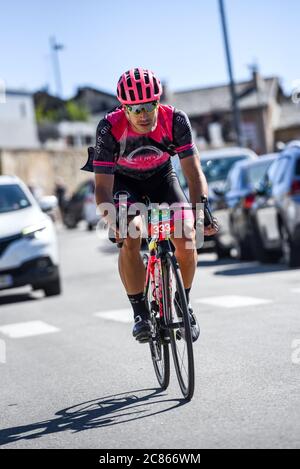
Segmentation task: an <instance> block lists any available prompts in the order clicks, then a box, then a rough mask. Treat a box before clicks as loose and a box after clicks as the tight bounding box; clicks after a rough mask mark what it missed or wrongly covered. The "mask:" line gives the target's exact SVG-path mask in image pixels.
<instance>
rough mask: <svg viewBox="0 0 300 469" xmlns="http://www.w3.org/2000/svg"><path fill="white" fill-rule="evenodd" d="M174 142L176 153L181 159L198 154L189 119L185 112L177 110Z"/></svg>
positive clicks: (175, 112)
mask: <svg viewBox="0 0 300 469" xmlns="http://www.w3.org/2000/svg"><path fill="white" fill-rule="evenodd" d="M173 141H174V144H175V147H176V148H175V151H176V153H177V154H178V156H179V158H180V159H183V158H186V157H187V156H192V155H193V154H194V153H197V149H196V146H195V144H194V142H193V137H192V127H191V124H190V121H189V118H188V116H187V115H186V114H185V112H183V111H179V110H177V109H176V110H175V111H174V115H173Z"/></svg>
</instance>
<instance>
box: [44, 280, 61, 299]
mask: <svg viewBox="0 0 300 469" xmlns="http://www.w3.org/2000/svg"><path fill="white" fill-rule="evenodd" d="M42 290H44V293H45V296H55V295H60V294H61V282H60V278H59V277H58V278H57V279H55V280H53V281H52V282H49V283H47V284H46V285H45V286H44V287H42Z"/></svg>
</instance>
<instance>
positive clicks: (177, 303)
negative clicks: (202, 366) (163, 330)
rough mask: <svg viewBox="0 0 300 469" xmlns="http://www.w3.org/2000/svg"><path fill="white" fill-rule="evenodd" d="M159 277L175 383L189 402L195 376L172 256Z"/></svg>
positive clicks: (183, 299)
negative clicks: (161, 281) (175, 376)
mask: <svg viewBox="0 0 300 469" xmlns="http://www.w3.org/2000/svg"><path fill="white" fill-rule="evenodd" d="M162 273H163V301H164V311H165V314H166V318H167V327H168V328H169V335H170V340H171V348H172V354H173V360H174V365H175V370H176V374H177V379H178V382H179V386H180V389H181V392H182V394H183V396H184V398H185V399H187V400H191V399H192V397H193V394H194V388H195V372H194V354H193V343H192V336H191V327H190V317H189V312H188V306H187V301H186V296H185V291H184V286H183V282H182V277H181V272H180V269H179V265H178V263H177V260H176V258H175V256H174V255H173V254H172V253H167V254H166V256H165V259H164V261H163V263H162ZM176 292H177V293H176ZM175 293H176V295H175Z"/></svg>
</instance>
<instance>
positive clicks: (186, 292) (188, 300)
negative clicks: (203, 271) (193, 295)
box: [185, 288, 191, 304]
mask: <svg viewBox="0 0 300 469" xmlns="http://www.w3.org/2000/svg"><path fill="white" fill-rule="evenodd" d="M190 291H191V288H185V296H186V302H187V304H189V302H190Z"/></svg>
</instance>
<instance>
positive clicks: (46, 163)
mask: <svg viewBox="0 0 300 469" xmlns="http://www.w3.org/2000/svg"><path fill="white" fill-rule="evenodd" d="M86 160H87V150H86V149H84V150H73V149H72V150H63V151H61V150H55V151H49V150H0V174H2V175H16V176H18V177H19V178H20V179H22V180H23V181H24V182H25V183H26V184H28V185H34V186H38V188H40V189H41V190H42V193H43V194H44V195H48V194H53V193H54V187H55V182H56V181H57V180H58V179H59V178H62V180H63V181H64V183H65V184H66V187H67V189H68V193H69V194H70V193H72V192H73V191H74V190H75V189H76V187H77V186H78V184H80V183H81V182H83V181H85V180H87V179H91V178H93V173H88V172H86V171H81V170H80V168H81V166H83V164H84V163H85V162H86Z"/></svg>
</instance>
